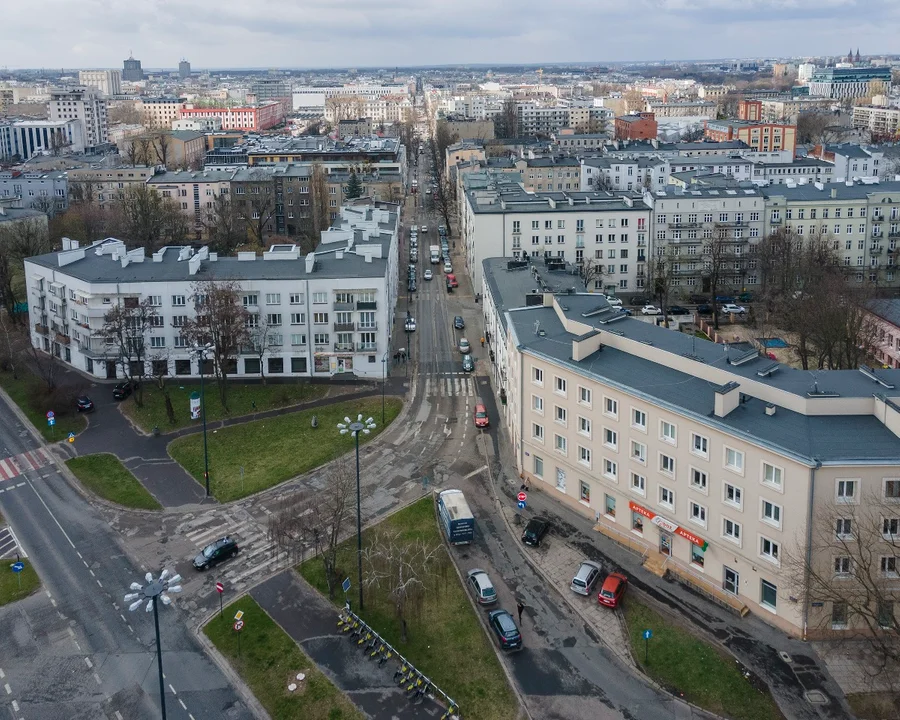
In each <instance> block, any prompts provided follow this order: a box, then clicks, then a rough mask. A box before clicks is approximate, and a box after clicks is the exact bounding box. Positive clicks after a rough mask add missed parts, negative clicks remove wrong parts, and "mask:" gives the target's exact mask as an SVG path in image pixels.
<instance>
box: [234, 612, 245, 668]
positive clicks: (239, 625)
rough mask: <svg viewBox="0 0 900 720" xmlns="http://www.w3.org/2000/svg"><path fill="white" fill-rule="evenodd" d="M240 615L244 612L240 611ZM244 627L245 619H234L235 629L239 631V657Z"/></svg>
mask: <svg viewBox="0 0 900 720" xmlns="http://www.w3.org/2000/svg"><path fill="white" fill-rule="evenodd" d="M238 614H239V615H243V614H244V613H242V612H240V611H238ZM235 617H237V616H235ZM243 629H244V621H243V620H240V619H238V620H235V621H234V631H235V632H236V633H237V637H238V657H240V656H241V630H243Z"/></svg>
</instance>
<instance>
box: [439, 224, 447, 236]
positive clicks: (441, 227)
mask: <svg viewBox="0 0 900 720" xmlns="http://www.w3.org/2000/svg"><path fill="white" fill-rule="evenodd" d="M438 232H439V233H440V234H441V235H446V234H447V228H445V227H444V226H443V225H438Z"/></svg>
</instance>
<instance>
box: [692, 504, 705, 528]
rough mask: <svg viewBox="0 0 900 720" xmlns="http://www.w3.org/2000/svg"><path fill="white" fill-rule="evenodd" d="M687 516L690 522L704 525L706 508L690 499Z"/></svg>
mask: <svg viewBox="0 0 900 720" xmlns="http://www.w3.org/2000/svg"><path fill="white" fill-rule="evenodd" d="M688 517H689V518H690V520H691V522H692V523H695V524H697V525H702V526H703V527H706V508H705V507H704V506H703V505H701V504H700V503H696V502H694V501H693V500H691V502H690V504H689V505H688Z"/></svg>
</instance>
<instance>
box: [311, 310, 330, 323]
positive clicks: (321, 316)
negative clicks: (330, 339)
mask: <svg viewBox="0 0 900 720" xmlns="http://www.w3.org/2000/svg"><path fill="white" fill-rule="evenodd" d="M313 324H315V325H327V324H328V313H327V312H315V313H313Z"/></svg>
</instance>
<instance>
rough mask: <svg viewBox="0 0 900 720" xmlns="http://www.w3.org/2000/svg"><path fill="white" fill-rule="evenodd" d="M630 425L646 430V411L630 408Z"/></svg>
mask: <svg viewBox="0 0 900 720" xmlns="http://www.w3.org/2000/svg"><path fill="white" fill-rule="evenodd" d="M631 427H633V428H635V429H637V430H643V431H644V432H647V413H645V412H644V411H643V410H638V409H637V408H631Z"/></svg>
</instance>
